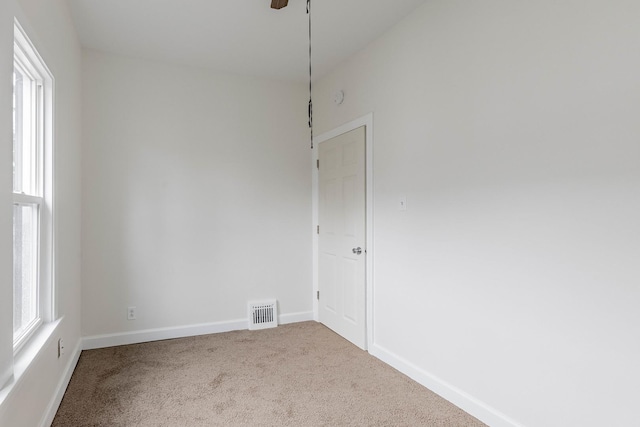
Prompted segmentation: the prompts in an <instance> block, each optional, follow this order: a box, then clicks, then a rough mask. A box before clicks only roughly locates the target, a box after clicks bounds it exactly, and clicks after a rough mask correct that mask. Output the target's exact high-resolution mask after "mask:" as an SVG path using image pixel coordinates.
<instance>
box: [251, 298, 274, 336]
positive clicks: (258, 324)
mask: <svg viewBox="0 0 640 427" xmlns="http://www.w3.org/2000/svg"><path fill="white" fill-rule="evenodd" d="M276 326H278V305H277V303H276V300H271V301H260V302H250V303H249V330H250V331H254V330H256V329H267V328H275V327H276Z"/></svg>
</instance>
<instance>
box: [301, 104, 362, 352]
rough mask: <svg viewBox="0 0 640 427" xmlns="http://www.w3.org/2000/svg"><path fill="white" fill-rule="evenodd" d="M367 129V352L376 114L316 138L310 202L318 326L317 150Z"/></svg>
mask: <svg viewBox="0 0 640 427" xmlns="http://www.w3.org/2000/svg"><path fill="white" fill-rule="evenodd" d="M362 126H364V127H365V137H364V138H365V139H364V140H365V184H364V185H365V195H366V203H365V236H366V240H367V241H366V244H365V245H366V246H365V248H366V258H365V273H364V276H365V313H366V314H365V330H366V333H365V346H364V348H365V350H368V349H369V348H370V346H371V345H372V344H373V326H374V325H373V298H374V292H373V289H374V288H373V265H374V263H373V260H374V244H373V225H374V223H373V206H374V204H373V113H369V114H367V115H365V116H362V117H359V118H357V119H355V120H352V121H350V122H348V123H345V124H343V125H341V126H338V127H337V128H335V129H332V130H330V131H328V132H325V133H323V134H321V135H318V136H315V137H314V138H313V147H314V148H313V150H311V170H312V173H311V183H312V200H311V209H312V214H311V218H312V225H313V227H312V231H311V232H312V242H313V249H312V252H313V260H312V272H313V294H312V299H313V319H314V320H315V321H316V322H318V321H319V320H320V317H319V312H318V311H319V307H318V300H317V298H316V295H317V292H318V289H319V287H318V273H319V268H318V255H319V249H318V233H317V228H316V227H317V226H318V219H319V213H318V208H319V205H320V200H319V194H320V191H319V184H320V183H319V179H318V168H317V167H316V164H317V163H316V162H317V160H318V146H319V145H320V144H321V143H323V142H325V141H327V140H329V139H331V138H335V137H336V136H339V135H342V134H343V133H347V132H350V131H352V130H354V129H357V128H359V127H362Z"/></svg>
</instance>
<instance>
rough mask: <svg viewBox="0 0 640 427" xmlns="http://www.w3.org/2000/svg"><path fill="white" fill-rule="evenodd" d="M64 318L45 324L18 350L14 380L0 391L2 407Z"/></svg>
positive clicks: (14, 363) (14, 366)
mask: <svg viewBox="0 0 640 427" xmlns="http://www.w3.org/2000/svg"><path fill="white" fill-rule="evenodd" d="M61 322H62V318H60V319H58V320H56V321H54V322H49V323H43V324H42V325H41V326H40V327H39V328H38V330H36V331H35V332H34V333H33V335H32V336H31V337H30V338H29V340H28V341H27V342H26V343H25V344H24V345H23V346H22V348H20V350H18V352H17V353H16V354H15V356H14V359H13V378H11V379H10V380H9V381H8V382H7V383H6V384H5V385H4V387H3V388H2V389H0V405H2V404H3V403H4V401H5V400H7V398H8V397H9V396H10V395H11V393H12V392H13V390H15V389H16V388H18V386H19V385H20V382H21V381H22V378H23V377H24V374H25V373H26V372H27V371H28V370H29V368H30V367H31V365H32V364H33V362H34V361H35V360H36V358H37V357H38V356H39V355H40V354H41V353H42V349H43V348H44V347H45V346H46V345H47V343H48V342H49V340H50V339H51V337H52V336H53V335H54V334H55V332H56V330H57V329H58V326H60V323H61Z"/></svg>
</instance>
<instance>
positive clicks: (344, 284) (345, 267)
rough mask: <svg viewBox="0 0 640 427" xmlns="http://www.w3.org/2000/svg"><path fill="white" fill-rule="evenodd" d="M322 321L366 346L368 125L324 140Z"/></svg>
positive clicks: (321, 155) (320, 244)
mask: <svg viewBox="0 0 640 427" xmlns="http://www.w3.org/2000/svg"><path fill="white" fill-rule="evenodd" d="M318 160H319V161H320V163H319V171H318V176H319V180H318V181H319V187H320V188H319V196H320V198H319V209H318V211H319V212H318V214H319V226H320V230H319V231H320V232H319V241H318V248H319V251H318V257H319V259H318V276H319V277H318V289H319V291H320V293H319V302H318V311H319V316H320V322H322V323H323V324H324V325H326V326H327V327H329V328H330V329H332V330H334V331H335V332H337V333H338V334H340V335H342V336H343V337H344V338H346V339H348V340H349V341H351V342H352V343H354V344H355V345H357V346H358V347H360V348H362V349H366V322H365V304H366V301H365V259H366V250H365V248H366V242H365V236H366V233H365V209H366V201H365V128H364V126H363V127H360V128H358V129H354V130H352V131H350V132H347V133H344V134H342V135H340V136H337V137H335V138H332V139H329V140H327V141H325V142H322V143H320V145H319V147H318Z"/></svg>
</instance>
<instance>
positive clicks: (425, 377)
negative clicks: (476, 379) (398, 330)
mask: <svg viewBox="0 0 640 427" xmlns="http://www.w3.org/2000/svg"><path fill="white" fill-rule="evenodd" d="M369 353H370V354H371V355H372V356H375V357H377V358H378V359H380V360H382V361H383V362H385V363H386V364H388V365H390V366H392V367H394V368H395V369H397V370H398V371H400V372H402V373H403V374H405V375H407V376H408V377H409V378H411V379H413V380H415V381H416V382H418V383H420V384H422V385H423V386H425V387H426V388H428V389H429V390H431V391H433V392H434V393H436V394H438V395H440V396H441V397H443V398H445V399H446V400H448V401H449V402H451V403H453V404H454V405H456V406H457V407H459V408H460V409H462V410H463V411H465V412H467V413H468V414H470V415H472V416H474V417H476V418H477V419H479V420H480V421H482V422H483V423H485V424H487V425H489V426H491V427H523V426H522V424H520V423H518V422H516V421H514V420H512V419H511V418H509V417H507V416H506V415H504V414H503V413H501V412H499V411H497V410H495V409H494V408H492V407H490V406H489V405H487V404H485V403H484V402H481V401H480V400H478V399H476V398H475V397H473V396H471V395H469V394H467V393H465V392H464V391H462V390H460V389H458V388H456V387H454V386H452V385H451V384H448V383H447V382H445V381H443V380H441V379H440V378H438V377H436V376H435V375H432V374H430V373H428V372H426V371H424V370H423V369H421V368H419V367H417V366H416V365H414V364H412V363H411V362H409V361H407V360H405V359H403V358H402V357H399V356H397V355H396V354H394V353H392V352H391V351H389V350H387V349H385V348H383V347H381V346H380V345H378V344H375V343H374V344H373V345H372V346H371V347H370V348H369Z"/></svg>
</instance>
